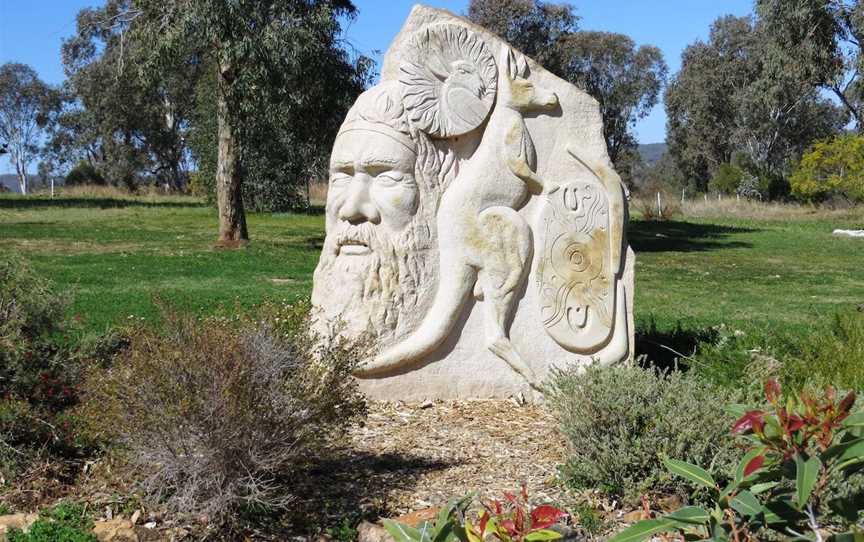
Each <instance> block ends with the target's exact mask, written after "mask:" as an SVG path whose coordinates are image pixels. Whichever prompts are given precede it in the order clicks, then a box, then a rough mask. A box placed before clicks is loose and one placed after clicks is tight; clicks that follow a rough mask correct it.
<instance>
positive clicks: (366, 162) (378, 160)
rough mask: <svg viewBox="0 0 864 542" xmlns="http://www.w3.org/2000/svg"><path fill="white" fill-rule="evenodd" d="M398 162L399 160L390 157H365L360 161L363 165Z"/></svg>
mask: <svg viewBox="0 0 864 542" xmlns="http://www.w3.org/2000/svg"><path fill="white" fill-rule="evenodd" d="M397 164H399V160H394V159H392V158H367V159H366V160H363V161H362V162H361V165H363V166H364V167H369V166H395V165H397Z"/></svg>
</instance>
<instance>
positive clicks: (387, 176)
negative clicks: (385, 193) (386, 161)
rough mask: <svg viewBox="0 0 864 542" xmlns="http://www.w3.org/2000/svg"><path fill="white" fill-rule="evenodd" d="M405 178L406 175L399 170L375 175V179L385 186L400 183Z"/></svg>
mask: <svg viewBox="0 0 864 542" xmlns="http://www.w3.org/2000/svg"><path fill="white" fill-rule="evenodd" d="M403 179H405V175H404V174H402V173H399V172H398V171H385V172H384V173H381V174H379V175H378V176H377V177H375V180H376V181H377V182H378V184H381V185H384V186H394V185H396V184H398V183H401V182H402V181H403Z"/></svg>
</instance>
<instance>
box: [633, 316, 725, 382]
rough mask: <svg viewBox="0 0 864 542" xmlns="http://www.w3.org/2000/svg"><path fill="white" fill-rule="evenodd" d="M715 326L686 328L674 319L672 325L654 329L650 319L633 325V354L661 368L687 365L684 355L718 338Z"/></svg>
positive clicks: (690, 353) (693, 352) (690, 354)
mask: <svg viewBox="0 0 864 542" xmlns="http://www.w3.org/2000/svg"><path fill="white" fill-rule="evenodd" d="M717 338H718V332H717V330H716V329H714V328H702V329H689V328H685V327H683V326H682V325H681V323H680V322H679V323H677V324H676V325H675V327H674V328H673V329H670V330H660V329H657V323H656V322H654V321H653V320H651V321H649V322H647V323H646V324H642V323H640V324H637V325H636V356H637V358H642V359H643V360H644V362H643V363H644V364H649V365H651V366H652V367H657V368H658V369H661V370H664V371H665V370H670V369H686V368H687V366H688V364H687V358H689V357H692V356H693V354H695V353H696V351H697V350H698V349H699V346H700V345H702V344H707V343H714V342H715V341H717Z"/></svg>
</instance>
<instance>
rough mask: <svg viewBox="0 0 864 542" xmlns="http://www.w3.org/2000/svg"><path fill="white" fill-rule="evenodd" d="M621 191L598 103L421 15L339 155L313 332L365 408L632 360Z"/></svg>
mask: <svg viewBox="0 0 864 542" xmlns="http://www.w3.org/2000/svg"><path fill="white" fill-rule="evenodd" d="M627 196H628V195H627V192H626V189H625V188H624V186H623V184H622V183H621V180H620V178H619V177H618V175H617V174H616V173H615V171H614V169H613V168H612V164H611V162H610V160H609V157H608V154H607V152H606V146H605V142H604V139H603V126H602V121H601V117H600V112H599V107H598V105H597V102H596V101H595V100H594V99H593V98H591V97H590V96H588V95H587V94H586V93H585V92H583V91H581V90H579V89H577V88H576V87H575V86H573V85H571V84H569V83H567V82H566V81H563V80H561V79H559V78H558V77H556V76H554V75H552V74H551V73H549V72H548V71H546V70H545V69H544V68H543V67H541V66H540V65H538V64H537V63H536V62H534V61H533V60H531V59H530V58H527V57H525V56H524V55H522V54H521V53H520V52H519V51H516V50H515V49H513V48H512V47H510V46H509V45H508V44H507V43H506V42H504V41H502V40H501V39H500V38H498V37H496V36H494V35H493V34H491V33H489V32H487V31H485V30H484V29H482V28H480V27H477V26H475V25H472V24H471V23H470V22H468V21H466V20H464V19H462V18H459V17H457V16H455V15H452V14H450V13H448V12H446V11H443V10H439V9H433V8H428V7H425V6H416V7H415V8H414V9H413V11H412V12H411V15H410V16H409V18H408V20H407V21H406V23H405V25H404V26H403V28H402V30H401V32H400V33H399V35H398V36H397V37H396V38H395V40H394V41H393V43H392V45H391V47H390V49H389V51H388V52H387V55H386V57H385V61H384V65H383V69H382V75H381V82H380V83H379V84H378V85H376V86H375V87H373V88H372V89H370V90H368V91H366V92H365V93H364V94H363V95H361V96H360V97H359V98H358V100H357V102H356V103H355V104H354V106H353V107H352V109H351V110H350V111H349V113H348V115H347V117H346V119H345V122H344V124H343V125H342V128H341V129H340V132H339V135H338V136H337V138H336V141H335V143H334V148H333V153H332V155H331V164H330V186H329V191H328V199H327V210H326V228H327V236H326V239H325V242H324V247H323V250H322V254H321V258H320V260H319V263H318V267H317V268H316V271H315V277H314V286H313V295H312V303H313V310H314V313H313V314H314V317H315V327H316V330H317V331H319V332H320V333H322V334H323V335H325V336H332V335H333V334H339V335H342V336H344V337H347V338H349V339H360V338H363V337H365V338H367V339H370V338H371V340H372V341H373V344H374V345H376V350H375V354H374V355H373V356H372V357H371V358H370V359H368V360H367V361H366V362H365V363H364V364H363V365H362V366H361V367H360V368H359V369H358V370H357V372H356V375H357V376H358V377H359V378H360V382H361V386H362V388H363V389H364V391H365V392H366V393H367V394H368V395H369V396H370V397H371V398H373V399H383V400H405V401H422V400H425V399H430V398H437V399H471V398H501V397H508V396H517V395H519V394H522V395H523V396H525V397H528V398H537V397H539V396H538V394H537V392H536V391H534V390H536V389H537V388H538V386H539V384H540V383H541V382H542V381H543V380H544V378H545V377H546V376H547V375H548V373H549V371H550V369H552V368H553V367H556V366H557V367H568V366H585V365H587V364H590V363H603V364H611V363H616V362H619V361H622V360H625V359H627V358H628V357H630V356H632V353H633V346H634V345H633V284H634V276H633V273H634V263H635V256H634V254H633V251H632V250H631V249H630V248H629V246H628V244H627V241H626V238H625V225H626V221H627Z"/></svg>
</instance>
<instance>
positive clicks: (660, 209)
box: [657, 192, 663, 218]
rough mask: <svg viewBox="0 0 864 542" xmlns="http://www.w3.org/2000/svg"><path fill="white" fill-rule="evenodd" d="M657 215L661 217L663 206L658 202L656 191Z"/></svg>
mask: <svg viewBox="0 0 864 542" xmlns="http://www.w3.org/2000/svg"><path fill="white" fill-rule="evenodd" d="M657 216H659V217H660V218H663V206H662V205H661V204H660V192H657Z"/></svg>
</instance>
